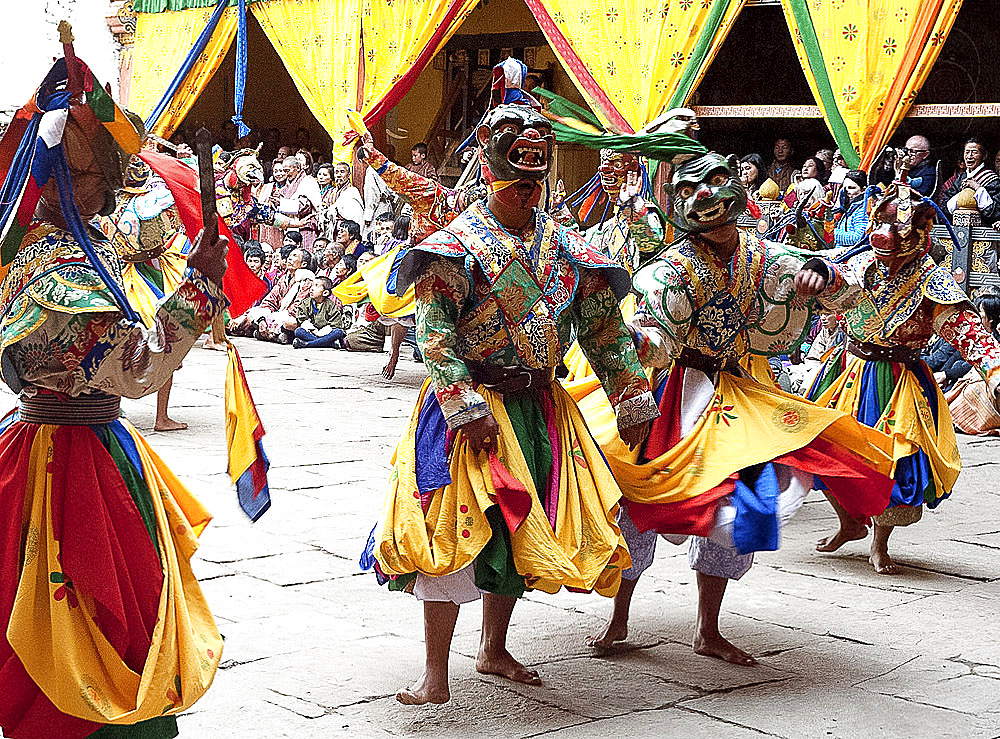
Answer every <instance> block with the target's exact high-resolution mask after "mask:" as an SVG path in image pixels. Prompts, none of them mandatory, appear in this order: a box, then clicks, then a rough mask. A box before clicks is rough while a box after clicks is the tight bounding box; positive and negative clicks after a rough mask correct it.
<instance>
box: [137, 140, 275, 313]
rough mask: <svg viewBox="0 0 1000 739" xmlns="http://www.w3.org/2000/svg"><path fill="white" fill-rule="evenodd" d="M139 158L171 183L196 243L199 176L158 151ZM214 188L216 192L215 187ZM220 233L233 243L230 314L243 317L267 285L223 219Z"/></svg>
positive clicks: (225, 284)
mask: <svg viewBox="0 0 1000 739" xmlns="http://www.w3.org/2000/svg"><path fill="white" fill-rule="evenodd" d="M139 158H140V159H142V161H144V162H145V163H146V164H148V165H149V166H150V168H151V169H152V170H153V171H154V172H156V174H158V175H159V176H160V177H162V178H163V180H164V182H166V183H167V187H168V188H170V193H171V194H172V195H173V196H174V203H175V204H176V205H177V212H178V213H179V214H180V217H181V221H182V222H183V223H184V230H185V231H186V232H187V235H188V238H189V239H191V241H192V242H193V241H194V239H195V236H197V235H198V232H199V231H201V227H202V221H201V192H200V191H199V189H198V173H197V172H195V171H194V170H193V169H191V168H190V167H189V166H187V165H186V164H184V162H182V161H180V160H179V159H174V158H173V157H170V156H167V155H166V154H160V153H158V152H155V151H146V150H145V149H144V150H143V151H141V152H139ZM212 186H213V188H214V187H215V184H214V183H213V185H212ZM219 233H220V234H222V235H223V236H225V237H226V238H228V239H229V253H228V254H227V255H226V264H227V265H228V267H227V269H226V275H225V277H223V278H222V292H224V293H225V295H226V298H228V299H229V312H230V313H231V314H232V315H234V316H239V315H242V314H243V313H244V312H246V310H247V308H250V307H251V306H252V305H253V304H254V303H256V302H257V301H258V300H259V299H260V298H261V296H262V295H264V293H265V292H266V291H267V285H266V284H265V282H264V281H263V280H262V279H260V278H259V277H258V276H257V275H255V274H254V273H253V272H252V271H251V270H250V268H249V267H248V266H247V263H246V261H245V260H244V259H243V252H242V251H240V249H239V248H238V247H237V245H236V239H235V238H234V237H233V233H232V231H230V230H229V226H227V225H226V222H225V221H224V220H222V218H221V217H220V218H219Z"/></svg>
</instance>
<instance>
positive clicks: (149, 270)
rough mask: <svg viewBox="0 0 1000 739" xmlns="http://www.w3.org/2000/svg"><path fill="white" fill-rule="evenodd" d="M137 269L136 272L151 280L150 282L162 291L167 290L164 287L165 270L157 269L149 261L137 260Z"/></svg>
mask: <svg viewBox="0 0 1000 739" xmlns="http://www.w3.org/2000/svg"><path fill="white" fill-rule="evenodd" d="M135 269H136V272H138V273H139V274H140V275H142V276H143V277H145V278H146V279H147V280H149V282H151V283H153V284H154V285H156V287H157V288H158V289H159V291H160V292H161V293H162V292H166V291H165V290H164V289H163V272H161V271H160V270H158V269H156V268H155V267H153V266H152V265H151V264H149V263H148V262H136V265H135Z"/></svg>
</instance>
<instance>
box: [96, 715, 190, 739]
mask: <svg viewBox="0 0 1000 739" xmlns="http://www.w3.org/2000/svg"><path fill="white" fill-rule="evenodd" d="M177 734H178V731H177V718H176V717H175V716H158V717H157V718H151V719H149V720H148V721H142V722H140V723H138V724H129V725H120V724H105V725H104V726H102V727H101V728H100V729H98V730H97V731H95V732H94V733H93V734H90V735H89V737H88V739H173V737H175V736H177Z"/></svg>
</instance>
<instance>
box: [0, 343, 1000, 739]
mask: <svg viewBox="0 0 1000 739" xmlns="http://www.w3.org/2000/svg"><path fill="white" fill-rule="evenodd" d="M237 344H238V346H239V347H240V350H241V352H242V354H243V359H244V366H245V368H246V371H247V376H248V380H249V382H250V384H251V387H252V389H253V391H254V397H255V399H256V400H257V401H258V405H259V409H260V412H261V416H262V418H263V421H264V424H265V427H266V429H267V436H266V437H265V438H264V445H265V448H266V450H267V453H268V456H269V457H270V459H271V462H272V467H271V472H270V476H269V480H270V487H271V494H272V499H273V505H272V508H271V510H270V511H269V512H268V513H267V514H265V516H264V517H263V518H262V519H261V521H259V522H258V523H256V524H250V523H249V522H248V521H247V519H246V517H245V516H244V515H243V513H242V512H241V511H240V510H239V508H238V506H237V504H236V495H235V493H234V492H233V490H232V487H231V485H230V484H229V479H228V476H227V474H226V456H225V450H224V428H223V414H222V383H223V379H224V372H225V356H224V355H222V354H220V353H218V352H207V351H203V350H201V349H200V348H199V349H196V350H194V351H192V352H191V354H189V355H188V357H187V359H186V360H185V366H184V368H183V369H182V370H181V371H180V372H179V373H178V374H177V375H176V378H175V384H174V393H173V398H172V404H171V405H172V409H173V415H174V417H175V418H177V420H181V421H186V422H188V423H189V424H191V428H190V429H189V430H188V431H184V432H178V433H156V432H152V431H151V427H152V423H153V416H154V412H155V396H150V397H147V398H142V399H139V400H126V401H124V402H123V407H124V408H125V410H126V412H127V413H128V414H129V417H130V418H131V419H132V421H133V423H135V425H136V426H137V427H138V428H140V429H141V430H142V431H143V432H144V433H147V434H148V438H149V441H150V443H151V444H152V445H153V447H154V448H155V449H156V450H157V452H158V453H159V454H160V455H161V456H162V457H163V459H164V460H165V461H166V462H167V463H168V464H170V465H171V466H172V468H173V469H174V470H175V472H176V473H177V474H178V475H179V477H180V478H181V479H182V480H183V481H184V482H185V483H186V484H187V485H188V486H189V487H190V489H191V490H192V492H193V493H194V494H196V495H197V496H198V497H199V498H200V499H201V500H202V501H203V502H204V503H205V504H206V506H208V507H209V509H210V510H211V511H212V513H213V514H214V515H215V520H214V521H213V523H212V524H211V525H210V526H209V527H208V529H207V530H206V531H205V533H204V535H203V536H202V540H201V548H200V550H199V552H198V555H197V556H196V558H195V560H194V563H193V566H194V569H195V572H196V573H197V574H198V576H199V577H200V578H201V579H202V584H203V589H204V592H205V595H206V597H207V599H208V601H209V604H210V605H211V607H212V609H213V611H214V612H215V613H216V615H217V619H218V622H219V627H220V631H221V632H222V634H223V636H224V637H225V650H224V654H223V667H224V669H221V670H220V671H219V673H218V675H217V677H216V680H215V684H214V685H213V687H212V689H211V690H210V691H209V693H208V695H207V696H206V697H205V698H204V699H203V700H202V701H200V702H199V703H198V704H197V705H196V706H194V708H193V709H192V710H191V711H189V713H188V714H186V715H185V716H182V717H181V719H180V727H181V733H182V736H184V737H194V738H196V739H202V738H204V739H217V738H223V739H225V738H228V737H296V739H300V738H301V739H311V738H313V737H316V738H320V737H322V738H326V737H390V736H407V737H410V736H418V737H439V736H441V737H497V736H503V737H539V736H546V737H549V736H551V737H560V739H566V738H571V737H573V738H575V737H579V738H581V739H587V738H595V737H607V736H634V737H646V736H657V737H660V736H671V737H673V736H677V737H685V739H703V738H704V739H708V738H712V739H714V738H715V737H726V738H727V739H729V738H732V739H746V738H748V737H762V736H775V737H788V738H789V739H803V738H805V739H811V738H812V737H845V739H846V738H848V737H849V738H850V739H858V738H859V737H861V739H865V738H866V737H878V738H879V739H882V737H942V738H944V739H951V738H952V737H954V738H955V739H959V738H960V739H966V738H967V737H973V738H978V737H989V738H1000V698H998V696H1000V618H998V614H1000V517H998V516H997V513H996V511H997V510H1000V486H998V485H997V484H996V479H997V470H998V469H1000V467H998V465H997V461H996V460H997V458H998V455H1000V439H992V438H983V439H980V438H969V437H960V442H959V443H960V447H961V451H962V454H963V458H964V462H965V469H964V471H963V473H962V476H961V477H960V479H959V482H958V485H957V486H956V489H955V491H954V494H953V496H952V498H951V499H950V500H947V501H944V502H943V503H942V504H941V505H940V507H939V508H938V509H937V510H936V511H932V512H927V514H926V515H925V516H924V520H923V521H921V522H920V523H919V524H917V525H915V526H912V527H909V528H906V529H900V530H897V531H896V532H895V533H894V535H893V541H892V544H893V550H894V552H895V553H897V554H898V557H899V560H900V561H901V562H902V563H904V564H905V565H907V569H906V570H905V572H904V573H903V574H902V575H900V576H897V577H880V576H878V575H875V574H874V573H873V572H872V570H871V567H870V565H869V564H868V562H867V542H851V543H849V544H847V545H846V546H845V547H844V548H843V550H841V551H840V552H837V553H835V554H832V555H821V554H818V553H816V552H815V551H814V550H813V545H814V543H815V541H816V539H818V538H819V537H820V536H823V535H825V534H826V533H829V532H830V531H831V530H832V528H833V527H834V525H835V517H834V515H833V513H832V511H831V509H830V508H829V506H828V505H827V504H826V502H825V501H824V500H823V498H822V496H819V495H813V496H811V497H810V498H809V499H808V500H807V502H806V503H805V505H804V506H803V508H802V510H801V511H800V512H799V514H798V515H797V517H796V518H795V520H794V521H792V523H791V524H790V525H789V526H788V527H787V529H786V530H785V531H784V532H783V535H784V541H783V546H782V548H781V550H779V551H777V552H767V553H763V554H760V555H758V557H757V562H756V565H755V567H754V568H753V569H752V570H751V571H750V572H749V573H748V574H747V575H746V576H745V577H744V578H743V579H742V580H741V581H740V582H737V583H732V584H731V585H730V587H729V589H728V592H727V595H726V600H725V603H724V606H723V614H722V619H721V623H722V628H723V631H724V633H726V634H727V635H728V636H729V637H730V638H732V639H733V640H734V641H735V642H736V643H737V644H739V645H740V646H742V647H744V648H746V649H748V650H749V651H751V652H752V653H754V654H755V655H757V656H758V658H759V660H760V666H758V667H757V668H750V669H748V668H741V667H736V666H733V665H727V664H724V663H720V662H718V661H716V660H712V659H708V658H704V657H699V656H697V655H695V654H694V653H693V652H692V651H691V648H690V642H691V636H692V630H693V627H694V618H695V603H696V590H695V584H694V577H693V573H692V572H691V570H690V569H688V566H687V557H686V547H684V546H673V545H670V544H669V543H667V542H665V541H664V542H660V544H659V547H658V551H657V558H656V561H655V562H654V564H653V566H652V567H651V568H650V570H649V571H648V572H647V574H646V575H645V576H644V577H643V579H642V580H641V581H640V582H639V585H638V587H637V589H636V594H635V600H634V604H633V617H632V621H631V623H630V630H629V639H628V640H627V642H625V643H624V644H623V645H621V647H620V648H619V649H616V650H615V651H613V652H612V653H609V654H596V653H595V652H594V651H593V650H592V649H591V648H590V647H588V646H587V644H586V639H587V637H588V636H592V635H594V634H596V633H598V632H599V630H600V629H601V627H602V626H603V624H604V622H605V619H606V618H607V616H608V614H609V613H610V610H611V603H610V601H609V600H608V599H605V598H601V597H599V596H596V595H584V594H579V593H568V592H560V593H557V594H555V595H547V594H544V593H530V594H528V595H527V596H526V597H525V598H524V599H523V600H522V601H521V602H520V603H519V604H518V605H517V607H516V609H515V610H514V616H513V619H512V623H511V630H510V638H509V645H510V649H511V651H512V652H513V653H514V654H515V656H517V657H518V658H520V659H522V660H524V661H525V662H526V663H527V664H529V665H531V666H533V667H535V668H536V669H538V670H539V671H540V672H541V674H542V677H543V681H544V684H543V685H542V686H541V687H531V686H520V685H511V684H509V683H507V682H506V681H503V680H500V679H498V678H495V677H490V676H483V675H480V674H478V673H477V672H476V670H475V655H476V652H477V649H478V644H479V635H480V625H481V618H482V609H481V606H480V605H478V604H470V605H468V606H465V607H463V608H462V610H461V613H460V615H459V619H458V623H457V626H456V631H455V639H454V642H453V649H452V656H451V661H450V669H451V677H452V696H453V697H452V701H451V702H450V703H448V704H446V705H444V706H425V707H420V708H412V707H404V706H401V705H399V704H398V703H396V701H395V699H394V694H395V692H396V690H397V689H399V688H400V687H402V686H405V685H407V684H409V683H411V682H412V681H414V680H415V679H416V677H417V676H418V675H419V673H420V670H421V666H422V663H423V642H422V639H423V625H422V610H421V606H420V604H419V603H417V602H416V601H415V600H414V599H413V598H412V597H410V596H408V595H405V594H400V593H389V592H386V591H385V589H383V588H379V587H378V586H377V585H376V584H375V581H374V578H373V577H372V576H371V575H370V574H362V573H360V572H359V569H358V564H357V561H358V556H359V554H360V552H361V550H362V548H363V546H364V544H365V541H366V540H367V537H368V533H369V531H370V530H371V527H372V525H373V523H374V522H375V520H376V518H377V517H378V515H379V513H380V511H381V508H382V503H383V498H384V494H385V489H386V482H387V479H388V475H389V471H390V466H389V459H390V457H391V454H392V450H393V448H394V446H395V444H396V442H397V441H398V438H399V435H400V434H401V432H402V430H403V429H404V427H405V426H406V424H407V422H408V420H409V418H410V414H411V412H412V404H413V402H414V400H415V398H416V396H417V392H418V389H419V386H420V384H421V383H422V382H423V379H424V377H425V373H424V370H423V367H422V366H421V365H418V364H416V363H413V362H412V361H410V360H409V359H407V358H405V357H404V359H403V361H402V362H401V363H400V367H399V372H398V375H397V380H396V381H393V382H387V381H385V380H383V379H382V378H381V376H380V374H379V372H380V370H381V367H382V364H383V363H384V361H385V355H380V354H348V353H345V352H340V351H335V350H317V351H306V350H303V351H295V350H292V349H291V348H289V347H279V346H275V345H268V344H262V343H260V342H254V341H251V340H242V339H238V340H237ZM404 354H405V352H404ZM4 403H6V404H7V405H11V404H12V403H13V398H12V397H11V396H10V395H9V393H6V392H5V391H2V390H0V405H3V404H4Z"/></svg>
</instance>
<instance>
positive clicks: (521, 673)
mask: <svg viewBox="0 0 1000 739" xmlns="http://www.w3.org/2000/svg"><path fill="white" fill-rule="evenodd" d="M476 672H479V673H481V674H483V675H499V676H500V677H505V678H507V679H508V680H511V681H513V682H515V683H524V684H525V685H541V684H542V678H540V677H539V676H538V673H537V672H536V671H535V670H529V669H528V668H527V667H525V666H524V665H522V664H521V663H520V662H518V661H517V660H516V659H514V658H513V657H511V656H510V652H508V651H507V650H506V649H505V650H504V651H503V652H501V653H500V654H498V655H486V654H485V653H483V652H482V651H480V652H479V656H478V657H476Z"/></svg>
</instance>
